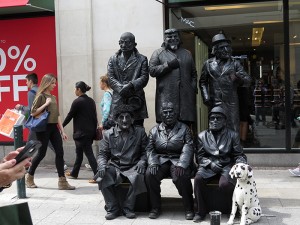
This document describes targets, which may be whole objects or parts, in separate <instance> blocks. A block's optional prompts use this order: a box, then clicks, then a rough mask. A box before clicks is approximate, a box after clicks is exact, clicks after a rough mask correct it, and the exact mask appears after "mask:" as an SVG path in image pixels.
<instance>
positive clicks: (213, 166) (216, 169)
mask: <svg viewBox="0 0 300 225" xmlns="http://www.w3.org/2000/svg"><path fill="white" fill-rule="evenodd" d="M210 168H211V170H212V171H214V172H215V173H221V172H222V171H223V168H222V165H221V164H219V163H214V162H211V163H210Z"/></svg>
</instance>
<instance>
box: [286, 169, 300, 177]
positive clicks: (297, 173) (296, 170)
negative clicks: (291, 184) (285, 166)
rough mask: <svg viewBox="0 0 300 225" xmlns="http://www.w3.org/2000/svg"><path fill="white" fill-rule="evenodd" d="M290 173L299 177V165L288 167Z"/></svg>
mask: <svg viewBox="0 0 300 225" xmlns="http://www.w3.org/2000/svg"><path fill="white" fill-rule="evenodd" d="M289 171H290V173H291V174H293V175H294V176H297V177H300V167H299V166H298V167H297V168H295V169H289Z"/></svg>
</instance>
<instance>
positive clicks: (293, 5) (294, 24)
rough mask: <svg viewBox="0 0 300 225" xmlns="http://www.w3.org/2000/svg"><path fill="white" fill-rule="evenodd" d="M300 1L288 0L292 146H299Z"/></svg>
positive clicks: (297, 147)
mask: <svg viewBox="0 0 300 225" xmlns="http://www.w3.org/2000/svg"><path fill="white" fill-rule="evenodd" d="M299 9H300V2H299V1H298V0H292V1H289V19H290V22H289V31H290V32H289V39H290V74H291V76H290V78H291V87H292V90H293V93H292V94H293V96H292V98H293V102H292V103H293V104H292V109H291V112H292V115H291V116H292V131H291V138H292V139H291V143H292V148H296V149H299V148H300V63H299V62H300V11H299Z"/></svg>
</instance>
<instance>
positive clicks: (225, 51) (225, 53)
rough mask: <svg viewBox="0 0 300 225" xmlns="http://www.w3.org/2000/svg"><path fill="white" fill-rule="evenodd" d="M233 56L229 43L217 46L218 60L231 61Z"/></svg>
mask: <svg viewBox="0 0 300 225" xmlns="http://www.w3.org/2000/svg"><path fill="white" fill-rule="evenodd" d="M231 54H232V48H231V45H230V44H229V43H227V42H221V43H220V44H218V46H216V50H215V55H216V57H217V58H218V59H229V58H230V57H231Z"/></svg>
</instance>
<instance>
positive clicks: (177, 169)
mask: <svg viewBox="0 0 300 225" xmlns="http://www.w3.org/2000/svg"><path fill="white" fill-rule="evenodd" d="M175 175H176V176H177V177H181V176H183V175H184V168H182V167H181V166H175Z"/></svg>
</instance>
